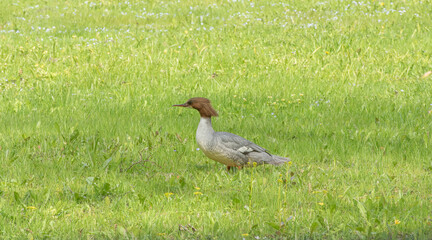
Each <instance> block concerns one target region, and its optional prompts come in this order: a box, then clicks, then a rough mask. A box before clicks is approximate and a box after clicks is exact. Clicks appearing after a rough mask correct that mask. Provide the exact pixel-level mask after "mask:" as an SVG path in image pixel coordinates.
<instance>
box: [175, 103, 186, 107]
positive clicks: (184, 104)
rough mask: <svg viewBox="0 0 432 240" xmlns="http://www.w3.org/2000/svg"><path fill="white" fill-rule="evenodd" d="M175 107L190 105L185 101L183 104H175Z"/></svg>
mask: <svg viewBox="0 0 432 240" xmlns="http://www.w3.org/2000/svg"><path fill="white" fill-rule="evenodd" d="M173 107H188V105H187V104H186V103H183V104H176V105H173Z"/></svg>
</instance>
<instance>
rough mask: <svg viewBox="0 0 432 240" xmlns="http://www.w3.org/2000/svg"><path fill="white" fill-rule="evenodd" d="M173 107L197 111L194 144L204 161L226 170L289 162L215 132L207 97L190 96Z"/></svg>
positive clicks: (245, 142) (252, 145) (288, 159)
mask: <svg viewBox="0 0 432 240" xmlns="http://www.w3.org/2000/svg"><path fill="white" fill-rule="evenodd" d="M173 106H174V107H185V108H193V109H196V110H197V111H198V112H199V114H200V121H199V124H198V128H197V131H196V142H197V144H198V146H199V148H200V150H201V151H202V152H203V153H204V154H205V155H206V156H207V157H208V158H210V159H212V160H214V161H216V162H219V163H222V164H224V165H226V168H227V171H230V169H231V168H233V167H237V168H238V169H239V170H240V169H242V168H243V167H250V166H257V165H263V164H271V165H276V166H277V165H282V164H285V163H288V162H290V161H291V159H290V158H288V157H281V156H277V155H273V154H271V153H270V152H269V151H268V150H267V149H265V148H263V147H261V146H259V145H257V144H255V143H253V142H251V141H249V140H247V139H245V138H243V137H240V136H238V135H235V134H233V133H229V132H216V131H215V130H214V129H213V126H212V121H211V118H212V117H218V116H219V115H218V113H217V112H216V110H215V109H214V108H213V107H212V105H211V102H210V100H209V99H207V98H203V97H194V98H191V99H189V100H187V101H186V102H185V103H183V104H176V105H173Z"/></svg>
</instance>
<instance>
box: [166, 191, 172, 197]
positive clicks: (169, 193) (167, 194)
mask: <svg viewBox="0 0 432 240" xmlns="http://www.w3.org/2000/svg"><path fill="white" fill-rule="evenodd" d="M172 195H174V193H172V192H167V193H165V197H167V198H169V197H171V196H172Z"/></svg>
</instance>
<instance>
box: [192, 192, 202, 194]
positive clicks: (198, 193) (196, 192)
mask: <svg viewBox="0 0 432 240" xmlns="http://www.w3.org/2000/svg"><path fill="white" fill-rule="evenodd" d="M194 195H202V192H194Z"/></svg>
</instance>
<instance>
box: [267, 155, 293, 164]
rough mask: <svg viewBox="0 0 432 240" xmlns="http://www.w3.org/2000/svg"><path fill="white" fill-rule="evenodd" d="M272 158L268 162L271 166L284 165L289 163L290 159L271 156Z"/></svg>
mask: <svg viewBox="0 0 432 240" xmlns="http://www.w3.org/2000/svg"><path fill="white" fill-rule="evenodd" d="M272 158H273V161H271V162H269V163H270V164H272V165H282V164H284V163H287V162H291V159H290V158H287V157H281V156H276V155H272Z"/></svg>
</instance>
